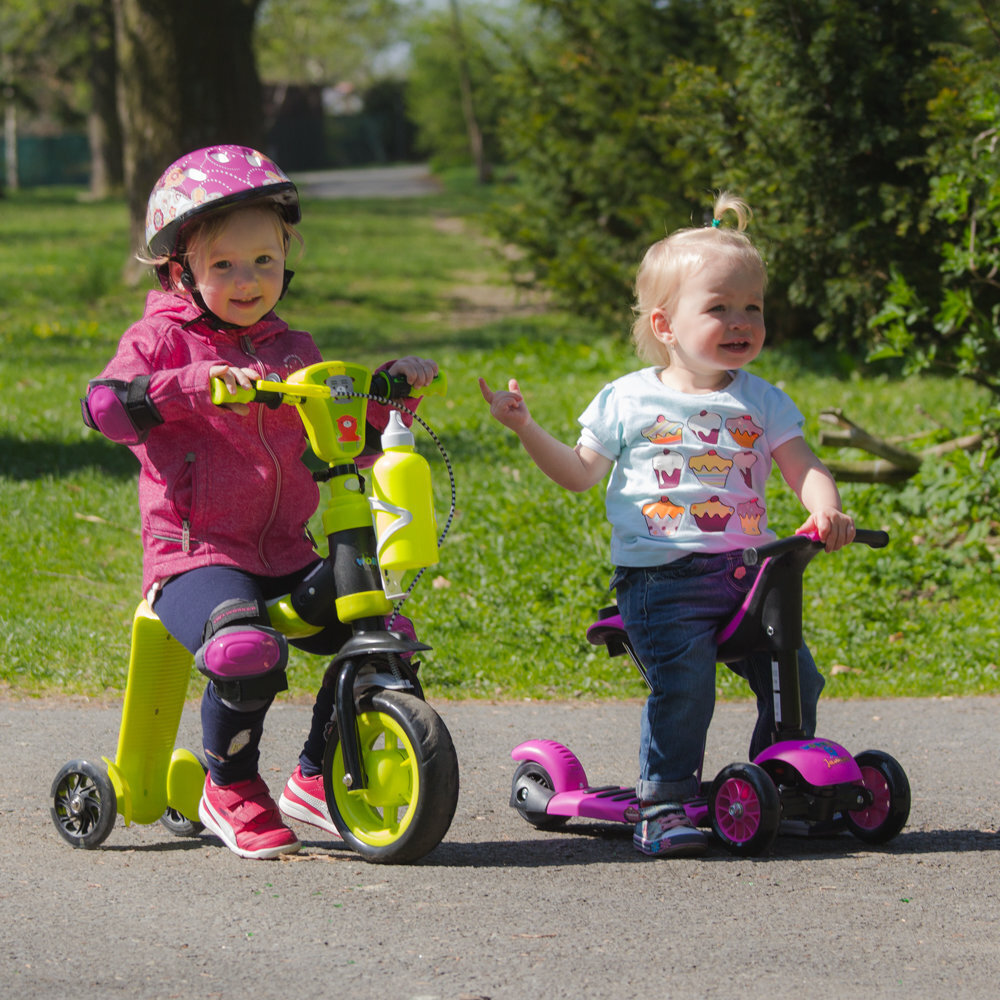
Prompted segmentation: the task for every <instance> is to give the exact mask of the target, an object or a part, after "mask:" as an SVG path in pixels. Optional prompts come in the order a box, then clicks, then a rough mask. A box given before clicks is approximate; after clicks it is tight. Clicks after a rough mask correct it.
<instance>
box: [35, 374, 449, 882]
mask: <svg viewBox="0 0 1000 1000" xmlns="http://www.w3.org/2000/svg"><path fill="white" fill-rule="evenodd" d="M421 391H422V393H424V394H434V393H438V394H443V392H444V378H443V377H439V378H438V379H437V380H436V381H435V383H434V384H433V385H431V386H429V387H427V388H425V389H423V390H421ZM212 393H213V396H212V398H213V402H215V403H217V404H220V405H222V404H225V403H230V402H246V403H263V404H265V405H270V406H278V405H282V404H287V405H291V406H295V407H296V408H297V410H298V413H299V415H300V416H301V418H302V422H303V424H304V426H305V430H306V433H307V435H308V438H309V443H310V446H311V448H312V450H313V452H314V453H315V454H316V456H317V457H318V458H319V459H321V461H322V462H324V463H326V469H325V470H323V471H321V472H317V473H315V474H314V475H315V477H316V479H317V480H318V481H320V482H323V483H326V484H327V486H328V488H329V492H328V496H327V499H326V501H325V505H324V507H323V511H322V523H323V530H324V533H325V534H326V536H327V540H328V543H329V554H328V555H327V556H326V557H325V558H324V559H323V560H322V562H321V563H320V565H319V566H318V567H317V569H316V570H315V571H313V572H312V573H310V575H309V576H308V577H307V578H306V579H305V580H304V581H303V582H302V584H300V585H299V587H298V588H296V590H295V591H293V592H292V593H290V594H288V595H286V596H284V597H281V598H279V599H278V600H276V601H273V602H271V603H270V604H269V605H268V612H269V615H270V618H271V625H272V627H273V628H275V629H277V630H278V631H280V632H282V633H283V634H285V635H286V636H287V637H288V638H290V639H297V638H304V637H306V636H309V635H313V634H315V633H317V632H319V631H321V629H322V628H323V627H324V626H326V625H327V624H330V623H332V622H333V621H334V620H335V618H336V619H339V620H340V621H342V622H345V623H350V625H351V626H352V632H353V634H352V637H351V638H350V639H348V641H347V642H346V643H345V644H344V645H343V647H342V648H341V649H340V651H339V652H338V653H337V655H336V656H335V657H334V658H333V660H332V661H331V662H330V664H329V666H328V668H327V672H326V676H325V678H324V684H327V685H332V686H333V687H334V690H335V692H336V700H335V708H334V713H333V718H331V720H330V722H329V724H328V726H327V742H326V750H325V754H324V759H323V784H324V789H325V794H326V802H327V806H328V807H329V810H330V816H331V818H332V819H333V822H334V824H335V826H336V827H337V830H338V831H339V832H340V834H341V836H342V837H343V839H344V843H345V844H347V845H348V846H349V847H350V848H352V849H353V850H355V851H356V852H357V853H358V854H360V855H361V856H362V857H363V858H364V859H365V860H367V861H371V862H379V863H396V864H402V863H406V862H411V861H416V860H417V859H419V858H421V857H423V856H424V855H426V854H427V853H428V852H430V851H431V850H433V849H434V848H435V847H436V846H437V845H438V844H439V843H440V842H441V840H442V839H443V838H444V836H445V834H446V833H447V832H448V828H449V826H450V825H451V821H452V818H453V816H454V814H455V807H456V805H457V803H458V759H457V757H456V754H455V748H454V745H453V743H452V739H451V735H450V733H449V732H448V729H447V727H446V726H445V724H444V722H443V721H442V720H441V718H440V717H439V716H438V714H437V713H436V712H435V711H434V710H433V709H432V708H431V707H430V706H429V705H428V704H427V703H426V701H425V700H424V695H423V689H422V687H421V684H420V682H419V680H418V679H417V674H416V669H415V667H414V666H413V665H411V663H410V659H409V656H410V654H413V653H415V652H418V651H420V650H426V649H429V648H430V647H429V646H427V645H425V644H424V643H421V642H417V641H415V640H412V639H409V638H406V637H405V636H402V635H400V634H399V633H396V632H393V631H391V626H392V620H393V619H394V617H395V615H396V613H397V612H398V611H399V607H400V605H401V604H402V602H403V600H405V599H406V597H408V596H409V594H410V592H411V591H412V589H413V586H414V585H415V584H416V582H417V579H418V578H419V577H420V575H421V574H422V572H423V570H424V569H425V568H426V567H427V566H431V565H433V564H434V563H436V562H437V551H438V546H439V545H440V544H441V542H443V540H444V538H445V536H446V535H447V533H448V529H449V528H450V526H451V521H452V518H453V516H454V511H455V485H454V475H453V474H452V470H451V465H450V462H448V459H447V455H445V453H444V449H443V448H442V447H441V444H440V442H439V441H438V439H437V437H436V436H435V435H434V433H433V432H432V431H431V429H430V428H429V427H428V426H427V424H426V423H424V421H423V420H422V419H421V418H420V417H419V416H416V415H414V419H415V420H416V421H417V422H419V423H420V425H421V426H422V427H423V428H424V429H425V430H426V431H427V432H428V433H429V434H430V435H431V437H432V438H433V440H434V441H435V443H436V444H437V446H438V448H439V449H440V450H441V453H442V455H443V456H444V459H445V464H446V467H447V469H448V473H449V478H450V482H451V506H450V510H449V514H448V518H447V523H446V524H445V526H444V530H443V531H442V532H441V533H440V536H439V537H438V535H437V526H436V523H435V519H434V507H433V496H432V492H431V481H430V472H429V469H428V467H427V462H426V461H425V460H424V459H423V457H422V456H420V455H418V454H417V453H416V452H415V451H414V449H413V447H412V436H411V435H410V434H409V432H408V431H407V430H406V429H405V427H404V426H403V425H402V421H400V420H399V419H398V415H397V414H396V413H395V412H392V413H391V414H390V415H391V417H392V418H393V419H392V420H390V426H392V427H394V428H395V430H396V433H395V436H392V437H391V438H387V437H383V447H386V442H387V440H389V442H390V443H389V447H387V448H386V450H385V453H384V454H383V456H382V457H381V458H380V459H379V460H378V461H377V462H376V463H375V465H374V466H373V467H372V469H371V470H370V474H371V479H372V484H371V490H370V491H369V490H367V489H366V484H365V481H364V479H363V478H362V476H361V474H360V472H359V470H358V467H357V464H356V459H357V458H358V456H359V455H360V453H361V451H362V449H363V447H364V443H365V442H364V439H365V434H364V429H365V414H366V411H367V407H368V402H369V400H375V401H376V402H379V403H388V404H390V405H391V406H393V407H394V408H395V409H396V410H398V409H402V406H401V404H399V403H396V402H395V401H394V400H396V399H398V398H400V397H404V396H408V395H409V393H410V388H409V385H408V384H407V383H406V380H405V378H390V377H389V376H388V375H387V374H385V373H383V372H376V373H374V374H373V373H371V372H370V371H369V370H368V369H367V368H364V367H361V366H359V365H351V364H344V363H342V362H339V361H326V362H320V363H319V364H315V365H310V366H309V367H307V368H303V369H301V370H299V371H297V372H294V373H293V374H292V375H290V376H289V377H288V381H287V382H279V381H275V380H273V379H262V380H261V381H259V382H257V384H256V387H255V388H253V389H240V390H238V391H237V392H236V393H233V394H229V393H228V392H227V391H226V388H225V386H224V385H223V383H222V382H221V381H219V380H215V381H214V384H213V390H212ZM407 412H408V411H407ZM400 442H401V443H400ZM413 571H416V574H415V576H414V574H413ZM404 576H406V577H407V578H410V583H409V585H408V586H407V587H406V588H405V589H404V586H403V578H404ZM394 601H395V602H396V603H395V604H394V603H393V602H394ZM192 661H193V658H192V656H191V654H190V653H189V652H188V650H187V649H185V648H184V647H183V646H182V645H181V644H180V643H179V642H178V641H177V640H176V639H174V638H173V637H172V636H171V635H170V634H169V633H168V632H167V630H166V628H165V627H164V626H163V624H162V623H161V622H160V620H159V618H158V617H157V616H156V614H155V613H154V612H153V611H152V609H151V608H150V606H149V605H148V604H147V603H146V602H145V601H143V602H142V603H141V604H140V605H139V607H138V609H137V610H136V612H135V616H134V619H133V623H132V644H131V651H130V657H129V670H128V679H127V682H126V688H125V698H124V704H123V707H122V719H121V725H120V729H119V734H118V749H117V753H116V755H115V758H114V760H110V759H108V758H107V757H102V758H101V759H100V762H95V761H92V760H87V759H77V760H73V761H70V762H69V763H67V764H65V765H64V766H63V767H62V768H61V769H60V771H59V772H58V774H57V775H56V777H55V779H54V781H53V783H52V790H51V802H52V805H51V814H52V820H53V822H54V823H55V826H56V829H57V830H58V831H59V833H60V835H61V836H62V837H63V838H64V839H65V840H66V841H68V842H69V843H70V844H72V845H73V846H74V847H80V848H96V847H98V846H100V845H101V844H102V843H103V842H104V841H105V839H106V838H107V837H108V835H109V834H110V833H111V830H112V828H113V827H114V825H115V820H116V817H117V816H118V815H119V814H120V815H121V816H122V818H123V819H124V821H125V824H126V825H131V824H132V823H139V824H152V823H156V822H157V821H159V822H160V823H162V824H163V826H165V827H166V828H167V829H168V830H170V831H171V833H173V834H175V835H177V836H185V837H187V836H196V835H197V834H198V833H200V831H201V829H202V826H201V824H200V822H199V821H198V803H199V800H200V798H201V793H202V788H203V786H204V781H205V771H206V767H205V763H204V761H203V760H202V759H201V758H200V757H199V756H198V755H197V754H195V753H192V752H191V751H190V750H186V749H183V748H180V747H177V748H175V747H174V743H175V741H176V738H177V731H178V727H179V725H180V719H181V713H182V710H183V708H184V701H185V697H186V695H187V690H188V682H189V680H190V677H191V666H192Z"/></svg>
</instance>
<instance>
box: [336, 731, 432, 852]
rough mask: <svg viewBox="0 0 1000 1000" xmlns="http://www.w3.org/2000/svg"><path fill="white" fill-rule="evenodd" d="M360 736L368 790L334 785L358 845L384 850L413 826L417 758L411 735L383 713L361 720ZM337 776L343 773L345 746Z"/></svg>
mask: <svg viewBox="0 0 1000 1000" xmlns="http://www.w3.org/2000/svg"><path fill="white" fill-rule="evenodd" d="M358 734H359V736H360V740H361V757H362V762H363V764H364V769H365V774H366V775H367V777H368V787H367V788H359V789H356V790H353V791H352V790H351V789H349V788H348V787H347V786H346V785H344V784H343V783H342V782H341V781H339V780H336V779H335V780H334V782H333V786H334V791H333V794H334V799H335V800H336V803H337V809H338V811H339V812H340V816H341V818H342V819H343V820H344V822H345V823H346V824H347V825H348V827H349V829H350V831H351V833H353V834H354V836H355V837H357V838H358V840H359V841H361V842H362V843H363V844H367V845H368V846H370V847H385V846H387V845H389V844H392V843H393V842H394V841H396V840H398V839H399V838H400V837H401V836H402V835H403V834H404V833H405V832H406V830H407V828H408V827H409V825H410V823H411V822H412V820H413V815H414V812H415V806H416V803H417V802H418V801H419V799H420V773H419V768H418V766H417V755H416V754H415V753H414V749H413V744H412V743H411V742H410V740H409V737H408V736H407V735H406V731H405V730H404V729H403V728H402V726H400V725H399V723H397V722H396V720H395V719H393V718H392V716H390V715H387V714H385V713H384V712H364V713H362V714H361V715H359V716H358ZM333 773H334V775H342V774H343V773H344V757H343V750H342V747H341V745H338V746H337V751H336V755H335V757H334V767H333Z"/></svg>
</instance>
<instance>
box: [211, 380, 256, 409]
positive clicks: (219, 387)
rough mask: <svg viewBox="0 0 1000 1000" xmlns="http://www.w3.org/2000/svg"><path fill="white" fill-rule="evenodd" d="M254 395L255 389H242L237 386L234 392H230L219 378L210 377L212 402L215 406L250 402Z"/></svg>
mask: <svg viewBox="0 0 1000 1000" xmlns="http://www.w3.org/2000/svg"><path fill="white" fill-rule="evenodd" d="M256 396H257V390H256V389H244V388H242V387H241V386H238V387H237V389H236V391H235V392H230V391H229V390H228V389H227V388H226V383H225V382H223V381H222V379H221V378H213V379H212V402H213V403H215V405H216V406H224V405H225V404H226V403H252V402H253V401H254V399H255V398H256Z"/></svg>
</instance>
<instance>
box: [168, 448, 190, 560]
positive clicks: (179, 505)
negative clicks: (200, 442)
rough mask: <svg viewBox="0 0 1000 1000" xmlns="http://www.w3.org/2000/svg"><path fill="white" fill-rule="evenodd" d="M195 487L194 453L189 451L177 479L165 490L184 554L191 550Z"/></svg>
mask: <svg viewBox="0 0 1000 1000" xmlns="http://www.w3.org/2000/svg"><path fill="white" fill-rule="evenodd" d="M196 485H197V484H196V479H195V457H194V452H193V451H189V452H188V453H187V455H185V456H184V464H183V465H182V466H181V468H180V471H179V472H178V474H177V478H176V479H175V480H174V482H173V484H172V486H170V488H169V489H168V490H167V503H168V504H169V505H170V509H171V511H172V512H173V515H174V518H175V521H176V523H177V524H179V525H180V527H181V536H180V538H179V539H178V541H180V544H181V550H182V551H184V552H187V551H189V550H190V548H191V521H192V519H193V517H194V500H195V493H196Z"/></svg>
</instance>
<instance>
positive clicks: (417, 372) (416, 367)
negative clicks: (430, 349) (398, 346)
mask: <svg viewBox="0 0 1000 1000" xmlns="http://www.w3.org/2000/svg"><path fill="white" fill-rule="evenodd" d="M437 373H438V366H437V364H436V363H435V362H433V361H430V360H428V359H427V358H418V357H414V356H412V355H411V356H410V357H406V358H400V359H399V360H398V361H394V362H393V363H392V364H391V365H390V366H389V374H390V375H405V376H406V381H407V382H409V383H410V388H411V389H422V388H423V387H424V386H425V385H430V384H431V382H433V381H434V378H435V377H436V375H437Z"/></svg>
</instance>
